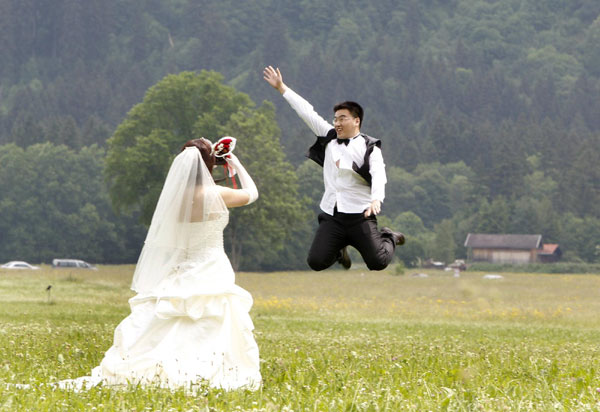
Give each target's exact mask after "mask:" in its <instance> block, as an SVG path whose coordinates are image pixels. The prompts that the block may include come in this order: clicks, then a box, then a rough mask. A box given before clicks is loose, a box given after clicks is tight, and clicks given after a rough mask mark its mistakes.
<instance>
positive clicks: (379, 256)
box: [306, 209, 396, 270]
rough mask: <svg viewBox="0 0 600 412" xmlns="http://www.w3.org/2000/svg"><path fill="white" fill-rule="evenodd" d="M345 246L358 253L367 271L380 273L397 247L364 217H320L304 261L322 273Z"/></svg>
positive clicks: (345, 215)
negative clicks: (352, 248) (378, 271)
mask: <svg viewBox="0 0 600 412" xmlns="http://www.w3.org/2000/svg"><path fill="white" fill-rule="evenodd" d="M345 246H352V247H354V248H355V249H356V250H358V251H359V253H360V255H361V256H362V258H363V260H364V261H365V263H366V264H367V267H368V268H369V269H370V270H383V269H385V268H386V267H387V265H388V264H389V263H390V262H391V261H392V258H393V257H394V250H395V248H396V243H395V242H394V240H393V239H392V238H391V236H389V235H388V234H387V233H384V234H382V233H381V232H380V231H379V230H378V229H377V218H376V217H375V216H373V215H371V216H369V217H365V216H364V214H363V213H340V212H338V211H337V209H336V210H334V213H333V216H330V215H328V214H327V213H320V214H319V228H318V229H317V232H316V233H315V237H314V239H313V242H312V245H311V247H310V251H309V252H308V258H307V259H306V261H307V262H308V265H309V266H310V268H311V269H312V270H324V269H327V268H328V267H330V266H331V265H333V264H334V263H335V262H336V260H337V258H338V256H339V253H340V250H341V249H342V248H344V247H345Z"/></svg>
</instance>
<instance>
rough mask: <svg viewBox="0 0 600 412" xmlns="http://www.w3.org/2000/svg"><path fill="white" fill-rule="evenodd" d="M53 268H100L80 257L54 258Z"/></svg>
mask: <svg viewBox="0 0 600 412" xmlns="http://www.w3.org/2000/svg"><path fill="white" fill-rule="evenodd" d="M52 267H53V268H71V269H92V270H98V268H97V267H95V266H94V265H91V264H89V263H87V262H85V261H83V260H78V259H53V260H52Z"/></svg>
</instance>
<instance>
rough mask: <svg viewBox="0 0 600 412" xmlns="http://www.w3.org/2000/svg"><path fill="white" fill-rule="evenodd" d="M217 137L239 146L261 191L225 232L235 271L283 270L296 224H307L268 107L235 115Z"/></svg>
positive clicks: (304, 208) (304, 205) (304, 203)
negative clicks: (235, 140)
mask: <svg viewBox="0 0 600 412" xmlns="http://www.w3.org/2000/svg"><path fill="white" fill-rule="evenodd" d="M219 134H220V135H233V136H236V137H237V138H238V139H239V140H238V145H239V149H238V150H237V151H238V156H239V158H240V160H241V161H242V163H243V164H244V165H246V167H247V169H248V172H249V173H250V175H251V176H252V177H253V179H254V181H255V182H256V185H257V187H258V190H259V200H258V201H257V202H256V203H254V204H253V205H251V206H247V207H242V208H237V209H232V211H231V215H230V219H229V225H228V226H227V230H226V231H225V238H226V242H227V244H228V245H229V247H230V254H229V255H230V258H231V261H232V265H233V267H234V268H236V269H237V268H238V267H243V268H244V269H247V270H259V269H262V268H270V269H275V268H278V267H282V266H285V260H283V259H282V256H281V254H282V252H283V250H284V249H285V247H286V245H287V243H288V242H289V241H291V240H292V233H293V231H294V230H297V229H298V223H299V222H304V221H306V219H307V215H308V213H307V212H308V210H307V203H308V198H301V197H300V196H299V195H298V178H297V176H296V173H295V171H294V169H293V168H292V165H291V164H290V163H289V162H287V161H286V160H285V155H284V154H283V151H282V149H281V144H280V142H279V135H280V134H281V131H280V130H279V127H277V123H276V122H275V110H274V107H273V105H272V104H270V103H264V104H263V105H262V106H261V107H260V108H258V109H257V110H250V109H247V110H245V111H242V112H238V113H234V114H232V116H231V120H230V121H229V122H228V123H227V124H225V125H222V126H220V128H219Z"/></svg>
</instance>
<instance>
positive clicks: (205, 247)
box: [59, 214, 261, 390]
mask: <svg viewBox="0 0 600 412" xmlns="http://www.w3.org/2000/svg"><path fill="white" fill-rule="evenodd" d="M227 222H228V215H227V214H225V215H223V216H221V217H220V218H218V219H216V220H206V221H203V222H197V223H191V224H189V226H188V228H189V230H190V233H189V235H188V236H187V238H188V239H189V241H188V242H189V243H188V246H187V248H186V249H185V251H184V253H183V254H182V259H181V260H180V263H179V264H178V265H177V266H175V267H174V268H173V270H172V271H171V273H169V275H168V276H166V277H165V278H164V279H162V281H160V282H159V283H158V285H157V286H156V287H154V288H153V290H152V291H150V292H146V293H139V294H138V295H136V296H134V297H133V298H131V299H130V300H129V304H130V307H131V314H130V315H129V316H128V317H127V318H125V319H124V320H123V321H122V322H121V323H120V324H119V325H118V326H117V328H116V330H115V333H114V343H113V346H112V347H111V348H110V349H109V350H108V351H107V352H106V355H105V357H104V359H103V360H102V362H101V363H100V365H99V366H98V367H96V368H94V369H93V371H92V376H91V377H81V378H77V379H70V380H65V381H61V382H60V383H59V386H61V387H74V388H75V389H78V388H79V389H80V388H82V387H90V386H92V385H96V384H98V383H102V384H104V385H119V384H128V383H132V384H137V383H141V384H157V385H159V386H163V387H170V388H175V387H182V386H183V387H188V388H189V387H192V386H194V385H198V384H200V385H201V384H202V383H203V382H204V383H208V384H209V385H210V386H212V387H218V388H224V389H236V388H247V389H253V390H254V389H257V388H258V387H259V386H260V383H261V375H260V368H259V356H258V347H257V345H256V341H255V340H254V336H253V332H252V331H253V329H254V325H253V324H252V320H251V319H250V316H249V313H248V312H249V310H250V308H251V306H252V296H251V295H250V293H248V292H247V291H246V290H244V289H242V288H241V287H239V286H237V285H236V284H235V273H234V271H233V268H232V267H231V263H230V262H229V259H228V258H227V255H226V254H225V251H224V248H223V229H224V228H225V226H226V225H227Z"/></svg>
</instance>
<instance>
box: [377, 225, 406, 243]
mask: <svg viewBox="0 0 600 412" xmlns="http://www.w3.org/2000/svg"><path fill="white" fill-rule="evenodd" d="M381 234H382V235H383V236H386V237H390V238H392V240H393V241H394V243H395V244H396V246H401V245H403V244H404V242H405V241H406V239H405V238H404V234H402V233H400V232H394V231H393V230H392V229H390V228H389V227H382V228H381Z"/></svg>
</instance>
